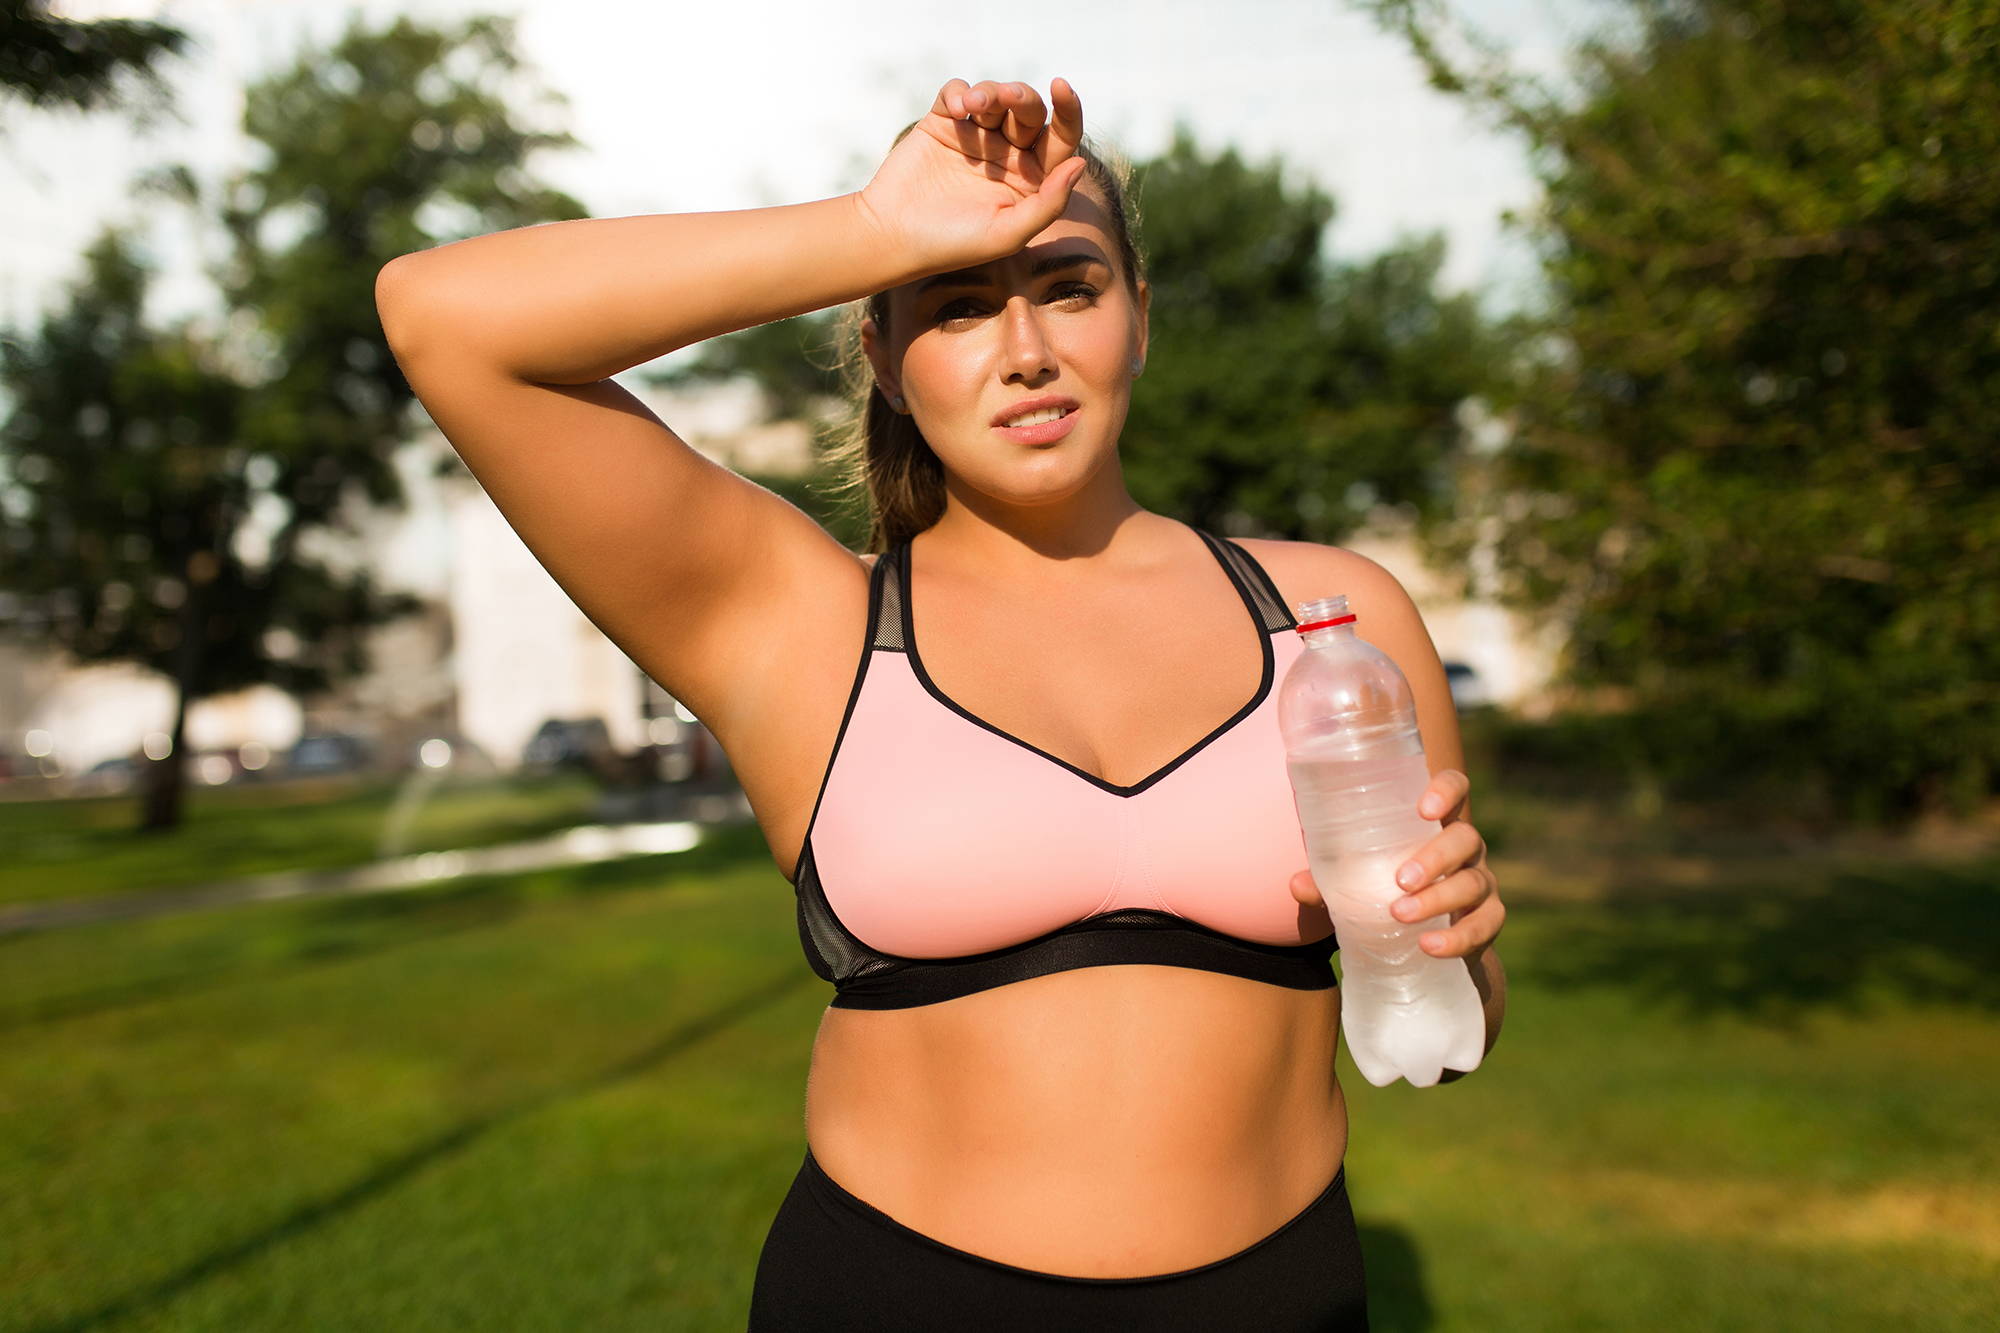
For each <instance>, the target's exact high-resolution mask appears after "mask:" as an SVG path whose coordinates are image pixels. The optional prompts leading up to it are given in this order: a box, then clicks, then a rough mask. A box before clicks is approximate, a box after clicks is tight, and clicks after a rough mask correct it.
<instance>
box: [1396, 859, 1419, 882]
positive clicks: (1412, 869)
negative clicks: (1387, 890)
mask: <svg viewBox="0 0 2000 1333" xmlns="http://www.w3.org/2000/svg"><path fill="white" fill-rule="evenodd" d="M1396 882H1397V883H1398V884H1400V885H1402V886H1403V887H1404V888H1406V889H1414V888H1416V887H1417V885H1419V884H1421V883H1423V882H1424V868H1423V867H1422V866H1420V865H1418V864H1417V863H1416V862H1415V861H1412V862H1410V863H1409V864H1408V865H1406V866H1404V867H1403V868H1402V869H1401V870H1398V871H1397V872H1396Z"/></svg>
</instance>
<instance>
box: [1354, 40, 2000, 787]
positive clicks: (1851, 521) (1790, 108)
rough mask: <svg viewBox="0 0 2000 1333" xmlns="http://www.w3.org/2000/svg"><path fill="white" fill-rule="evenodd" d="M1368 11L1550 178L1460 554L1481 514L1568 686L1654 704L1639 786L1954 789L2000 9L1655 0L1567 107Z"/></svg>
mask: <svg viewBox="0 0 2000 1333" xmlns="http://www.w3.org/2000/svg"><path fill="white" fill-rule="evenodd" d="M1370 7H1371V8H1373V9H1375V10H1376V11H1377V12H1378V13H1379V14H1381V15H1382V16H1383V17H1384V18H1385V19H1386V20H1387V21H1389V22H1390V23H1391V24H1393V25H1394V26H1396V27H1397V28H1398V29H1399V30H1400V31H1402V32H1403V33H1404V34H1405V35H1406V36H1409V37H1410V39H1411V40H1412V43H1413V45H1414V46H1415V47H1416V49H1417V50H1418V53H1419V55H1420V56H1421V57H1422V58H1423V59H1424V60H1425V61H1426V63H1427V64H1428V65H1429V67H1430V69H1431V71H1432V74H1433V81H1434V82H1435V83H1437V84H1438V85H1439V86H1441V87H1447V88H1454V89H1457V90H1460V91H1462V92H1463V93H1464V94H1465V95H1466V96H1468V97H1470V98H1472V99H1473V100H1475V101H1476V102H1477V103H1479V104H1480V105H1482V106H1484V107H1487V108H1490V109H1493V110H1495V111H1497V112H1498V113H1499V115H1500V117H1501V119H1502V120H1503V121H1504V123H1506V124H1508V125H1510V126H1512V127H1513V128H1514V129H1516V130H1518V131H1520V132H1521V133H1522V134H1524V135H1525V136H1526V137H1527V138H1528V140H1529V141H1530V143H1531V144H1532V146H1533V148H1534V150H1535V153H1536V160H1537V162H1538V172H1539V174H1540V176H1541V178H1542V182H1543V185H1544V187H1545V191H1546V200H1545V203H1544V205H1543V208H1542V210H1541V212H1540V214H1539V216H1538V217H1537V218H1536V219H1534V220H1533V222H1532V224H1531V225H1532V235H1533V236H1534V238H1535V239H1536V241H1537V243H1538V245H1539V247H1540V249H1541V253H1542V255H1543V260H1544V265H1545V274H1546V278H1547V287H1548V298H1549V299H1548V307H1547V309H1546V310H1545V311H1544V312H1543V316H1544V324H1543V331H1544V332H1545V333H1546V334H1547V335H1548V336H1547V337H1546V339H1543V340H1540V341H1539V343H1535V342H1531V343H1529V344H1525V345H1526V346H1529V347H1530V348H1534V347H1537V346H1539V347H1540V348H1541V349H1542V350H1541V351H1540V352H1539V353H1538V354H1536V355H1532V356H1526V357H1524V358H1523V361H1522V365H1521V366H1520V367H1519V370H1518V374H1517V376H1516V380H1515V386H1514V388H1513V390H1512V392H1511V393H1510V394H1509V395H1508V396H1507V398H1506V400H1505V406H1506V407H1507V408H1508V409H1509V411H1510V413H1511V415H1512V417H1513V419H1514V434H1513V438H1512V440H1511V441H1510V442H1509V443H1508V445H1507V446H1506V447H1505V448H1504V449H1503V450H1501V451H1500V452H1499V453H1497V454H1496V455H1494V456H1493V457H1492V458H1491V460H1490V465H1489V466H1486V467H1484V468H1482V469H1478V470H1477V471H1478V475H1471V473H1470V471H1469V473H1468V476H1467V478H1466V480H1465V484H1464V487H1463V489H1464V490H1465V491H1466V493H1467V494H1468V495H1470V496H1473V497H1476V498H1475V500H1474V501H1473V502H1470V503H1468V504H1467V506H1466V508H1465V510H1464V512H1463V513H1462V514H1461V515H1460V519H1459V522H1458V524H1457V529H1458V533H1457V537H1456V538H1455V541H1456V544H1457V547H1458V549H1461V550H1464V549H1469V547H1470V545H1471V544H1472V543H1473V542H1474V541H1475V540H1476V539H1477V537H1478V534H1479V533H1480V532H1482V531H1488V530H1490V531H1493V532H1495V533H1496V534H1497V546H1496V548H1495V558H1496V562H1497V565H1498V570H1499V579H1498V586H1497V587H1496V588H1495V589H1494V591H1495V592H1496V593H1497V594H1498V595H1500V596H1502V597H1503V598H1505V599H1506V600H1508V601H1510V602H1513V603H1514V604H1516V605H1519V606H1522V607H1525V608H1531V609H1535V610H1537V611H1538V612H1540V613H1542V614H1545V615H1549V616H1552V617H1554V618H1555V619H1557V620H1558V621H1559V622H1560V623H1561V624H1562V626H1563V627H1564V629H1565V630H1566V632H1567V637H1568V653H1567V660H1566V662H1565V664H1564V670H1565V675H1566V676H1567V678H1568V679H1569V680H1570V681H1571V682H1572V683H1574V684H1575V685H1577V686H1579V687H1582V688H1584V689H1586V690H1597V691H1600V692H1610V693H1612V694H1613V695H1614V696H1615V697H1617V698H1619V699H1621V700H1623V701H1625V702H1626V703H1628V704H1629V705H1630V706H1631V707H1632V708H1633V709H1634V712H1635V716H1637V717H1640V718H1651V719H1655V720H1654V721H1653V722H1650V723H1647V724H1645V725H1643V726H1639V727H1637V728H1636V731H1637V735H1638V737H1639V744H1638V745H1637V750H1638V755H1639V759H1638V763H1639V766H1640V767H1641V768H1642V769H1644V770H1649V771H1650V773H1651V775H1652V777H1653V778H1654V779H1655V780H1658V781H1662V782H1664V783H1666V784H1667V785H1669V786H1670V787H1671V786H1673V785H1676V784H1678V785H1679V786H1680V787H1682V788H1683V789H1689V790H1692V789H1695V788H1697V787H1699V786H1701V785H1703V784H1704V783H1706V784H1707V785H1709V786H1713V785H1715V784H1716V783H1718V782H1719V781H1720V780H1721V779H1720V775H1722V774H1728V775H1729V777H1730V778H1731V780H1738V779H1748V778H1750V777H1752V776H1753V775H1761V777H1762V778H1764V779H1765V780H1767V781H1768V780H1771V779H1775V778H1777V777H1780V776H1784V777H1787V778H1789V779H1790V780H1791V781H1792V784H1793V786H1794V787H1795V788H1796V789H1797V790H1799V791H1800V792H1802V793H1806V794H1808V795H1809V796H1810V797H1811V798H1812V799H1813V800H1815V801H1817V802H1819V803H1820V804H1821V806H1822V808H1823V809H1824V811H1825V812H1826V813H1828V814H1838V815H1841V816H1845V817H1849V818H1862V819H1867V818H1874V817H1878V816H1895V815H1901V814H1907V813H1909V812H1911V811H1914V810H1916V809H1919V808H1922V807H1924V806H1927V805H1929V806H1942V805H1947V804H1949V805H1952V806H1955V807H1957V808H1959V809H1960V810H1964V809H1967V808H1969V807H1970V806H1971V804H1973V803H1974V802H1975V801H1977V800H1978V799H1980V798H1982V797H1983V796H1984V795H1986V794H1987V793H1988V792H1989V791H1991V790H1992V787H1993V781H1994V774H1995V770H1996V766H2000V685H1996V682H2000V591H1996V588H1997V587H2000V451H1996V449H1995V447H1994V424H1995V419H1994V412H1995V407H1994V405H1995V404H1996V403H2000V323H1996V321H1995V319H1994V314H1993V312H1994V311H1995V310H1996V309H2000V247H1996V246H1995V244H1994V242H1993V239H1992V222H1993V219H1994V218H1995V217H1996V216H2000V175H1996V173H1994V171H1993V170H1992V163H1993V162H1994V161H1995V160H1996V156H2000V113H1996V110H1995V108H1996V106H2000V103H1996V102H1995V100H1994V98H1993V97H1992V90H1993V89H1994V88H1995V87H2000V10H1996V8H1995V6H1994V5H1992V4H1991V3H1990V0H1928V2H1926V3H1914V4H1913V3H1906V2H1905V0H1851V2H1850V3H1845V4H1842V5H1838V6H1811V7H1808V8H1806V9H1801V8H1800V7H1798V6H1788V5H1782V4H1778V3H1776V2H1775V0H1701V2H1699V3H1697V2H1693V0H1690V2H1688V3H1677V4H1666V3H1658V2H1657V0H1647V2H1646V3H1634V4H1632V5H1630V6H1629V8H1630V9H1631V10H1632V11H1633V17H1634V18H1635V19H1636V20H1637V21H1636V23H1635V24H1633V25H1632V30H1633V32H1634V33H1635V34H1636V35H1635V36H1633V37H1631V38H1630V39H1628V40H1626V41H1624V42H1623V43H1613V42H1612V41H1610V40H1608V39H1603V38H1600V39H1596V40H1593V41H1590V42H1587V43H1585V44H1584V45H1583V46H1582V47H1581V48H1580V49H1579V51H1578V52H1577V55H1576V58H1575V65H1576V68H1575V71H1574V72H1575V74H1576V91H1575V92H1574V93H1573V94H1572V95H1569V96H1567V97H1564V96H1560V95H1557V94H1554V93H1551V92H1550V91H1549V90H1547V89H1545V88H1541V87H1539V86H1537V85H1535V84H1534V83H1532V82H1531V81H1529V80H1526V79H1523V78H1519V77H1516V76H1513V75H1511V74H1509V73H1508V72H1507V71H1506V70H1505V69H1504V68H1503V67H1502V66H1501V65H1500V63H1499V62H1498V61H1497V59H1496V58H1495V57H1494V56H1493V55H1492V53H1491V51H1490V49H1489V50H1488V52H1487V54H1486V55H1485V56H1484V57H1483V59H1482V61H1481V62H1480V63H1479V64H1478V65H1476V66H1467V67H1463V68H1461V67H1459V66H1457V65H1454V63H1453V62H1452V61H1451V60H1449V59H1447V58H1446V57H1445V56H1443V55H1442V54H1440V51H1441V47H1442V46H1443V44H1444V43H1443V41H1442V40H1441V34H1442V30H1443V26H1444V25H1443V22H1442V20H1441V19H1440V18H1439V17H1438V15H1437V14H1436V13H1435V11H1434V9H1433V7H1431V6H1428V5H1422V6H1420V5H1417V4H1413V3H1407V2H1400V3H1377V4H1373V5H1371V6H1370ZM1420 11H1423V12H1420Z"/></svg>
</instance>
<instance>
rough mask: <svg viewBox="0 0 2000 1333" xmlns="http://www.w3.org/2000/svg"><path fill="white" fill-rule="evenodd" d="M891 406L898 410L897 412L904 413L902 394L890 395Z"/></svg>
mask: <svg viewBox="0 0 2000 1333" xmlns="http://www.w3.org/2000/svg"><path fill="white" fill-rule="evenodd" d="M889 406H891V407H893V408H895V409H896V410H897V411H898V412H900V411H902V410H903V395H901V394H899V393H892V394H890V395H889Z"/></svg>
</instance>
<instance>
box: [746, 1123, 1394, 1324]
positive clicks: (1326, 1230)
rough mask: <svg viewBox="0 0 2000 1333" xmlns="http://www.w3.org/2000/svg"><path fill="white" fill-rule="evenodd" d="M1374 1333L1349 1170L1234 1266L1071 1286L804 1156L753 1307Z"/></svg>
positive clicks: (830, 1315)
mask: <svg viewBox="0 0 2000 1333" xmlns="http://www.w3.org/2000/svg"><path fill="white" fill-rule="evenodd" d="M1367 1328H1368V1299H1367V1284H1366V1282H1365V1281H1364V1278H1363V1274H1362V1265H1361V1241H1360V1237H1359V1235H1358V1234H1357V1233H1356V1231H1355V1227H1354V1210H1353V1209H1352V1208H1351V1207H1349V1205H1348V1202H1347V1167H1346V1165H1345V1164H1343V1165H1342V1166H1341V1168H1340V1169H1339V1170H1338V1171H1336V1172H1335V1173H1334V1176H1333V1179H1332V1180H1330V1181H1328V1182H1327V1186H1326V1188H1325V1189H1324V1190H1322V1191H1320V1195H1319V1197H1318V1198H1316V1199H1314V1200H1313V1201H1312V1202H1311V1203H1309V1204H1307V1205H1306V1207H1305V1210H1304V1211H1302V1212H1301V1213H1299V1214H1298V1215H1297V1216H1296V1217H1294V1218H1292V1220H1291V1221H1289V1222H1286V1223H1285V1224H1284V1225H1283V1226H1281V1227H1279V1228H1278V1229H1277V1230H1276V1231H1273V1232H1271V1233H1270V1234H1269V1235H1267V1236H1265V1237H1264V1238H1263V1239H1262V1240H1259V1241H1256V1242H1253V1243H1252V1244H1251V1245H1249V1246H1248V1247H1246V1248H1244V1249H1241V1250H1238V1251H1237V1252H1236V1253H1235V1254H1232V1255H1229V1256H1228V1257H1227V1258H1223V1259H1217V1260H1216V1261H1215V1262H1213V1263H1208V1264H1203V1265H1201V1266H1200V1267H1199V1268H1186V1269H1181V1270H1180V1271H1178V1272H1173V1273H1157V1274H1152V1275H1150V1276H1145V1277H1072V1276H1069V1275H1067V1274H1062V1273H1043V1272H1039V1271H1037V1270H1035V1269H1032V1268H1020V1267H1016V1266H1015V1265H1013V1264H1004V1263H1001V1262H999V1261H998V1260H995V1259H988V1258H985V1257H983V1256H981V1255H977V1254H973V1253H972V1252H970V1251H969V1250H961V1249H958V1248H956V1247H955V1246H951V1245H946V1244H945V1243H944V1242H942V1241H939V1240H936V1239H933V1238H932V1237H930V1236H926V1235H924V1234H923V1233H922V1232H920V1231H915V1230H912V1229H911V1228H909V1227H906V1226H904V1225H903V1224H902V1223H901V1222H898V1221H896V1219H894V1218H893V1217H890V1216H889V1215H888V1214H887V1213H885V1212H883V1211H881V1210H880V1209H879V1208H876V1207H875V1206H874V1205H873V1204H870V1203H868V1202H867V1201H866V1200H864V1199H862V1198H860V1197H858V1196H856V1195H853V1194H850V1193H848V1192H847V1191H846V1190H845V1189H843V1188H841V1186H840V1185H839V1184H837V1183H836V1182H835V1181H834V1179H833V1177H831V1176H829V1175H827V1173H826V1172H825V1171H824V1170H823V1169H822V1168H821V1167H820V1164H819V1162H818V1161H817V1160H815V1159H814V1157H813V1155H812V1149H811V1148H808V1149H806V1157H805V1162H804V1164H803V1165H801V1166H800V1167H799V1172H798V1175H796V1176H795V1177H793V1179H792V1188H791V1190H790V1192H789V1193H787V1194H786V1195H785V1201H784V1202H783V1203H782V1204H780V1205H779V1206H778V1215H777V1218H776V1220H775V1221H773V1222H772V1224H771V1232H770V1234H769V1235H768V1236H766V1237H765V1239H764V1249H763V1252H762V1253H761V1254H760V1255H759V1256H758V1259H757V1277H756V1283H755V1287H754V1289H753V1291H752V1294H751V1298H750V1333H835V1331H836V1330H850V1329H851V1330H864V1329H865V1330H868V1333H918V1331H920V1330H921V1331H925V1333H928V1331H929V1330H941V1329H949V1330H952V1331H953V1333H959V1331H960V1330H965V1331H967V1333H972V1331H974V1330H984V1329H1003V1330H1015V1329H1024V1330H1034V1331H1035V1333H1043V1330H1048V1331H1049V1333H1057V1331H1059V1330H1078V1333H1082V1330H1090V1331H1091V1333H1107V1331H1108V1330H1117V1329H1132V1330H1140V1329H1143V1330H1148V1333H1166V1331H1167V1330H1175V1329H1203V1330H1208V1333H1227V1330H1231V1329H1245V1330H1250V1329H1255V1330H1257V1331H1258V1333H1308V1330H1312V1331H1313V1333H1351V1331H1352V1330H1362V1333H1365V1331H1366V1329H1367Z"/></svg>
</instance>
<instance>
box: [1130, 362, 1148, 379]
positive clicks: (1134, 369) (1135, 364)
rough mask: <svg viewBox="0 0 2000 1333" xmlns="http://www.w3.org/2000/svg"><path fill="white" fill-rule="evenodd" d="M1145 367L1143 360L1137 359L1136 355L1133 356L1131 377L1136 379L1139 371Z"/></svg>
mask: <svg viewBox="0 0 2000 1333" xmlns="http://www.w3.org/2000/svg"><path fill="white" fill-rule="evenodd" d="M1145 368H1146V363H1145V362H1144V361H1141V360H1139V359H1138V358H1137V357H1134V358H1133V359H1132V378H1133V379H1135V380H1136V379H1138V378H1139V372H1140V371H1142V370H1144V369H1145Z"/></svg>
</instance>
